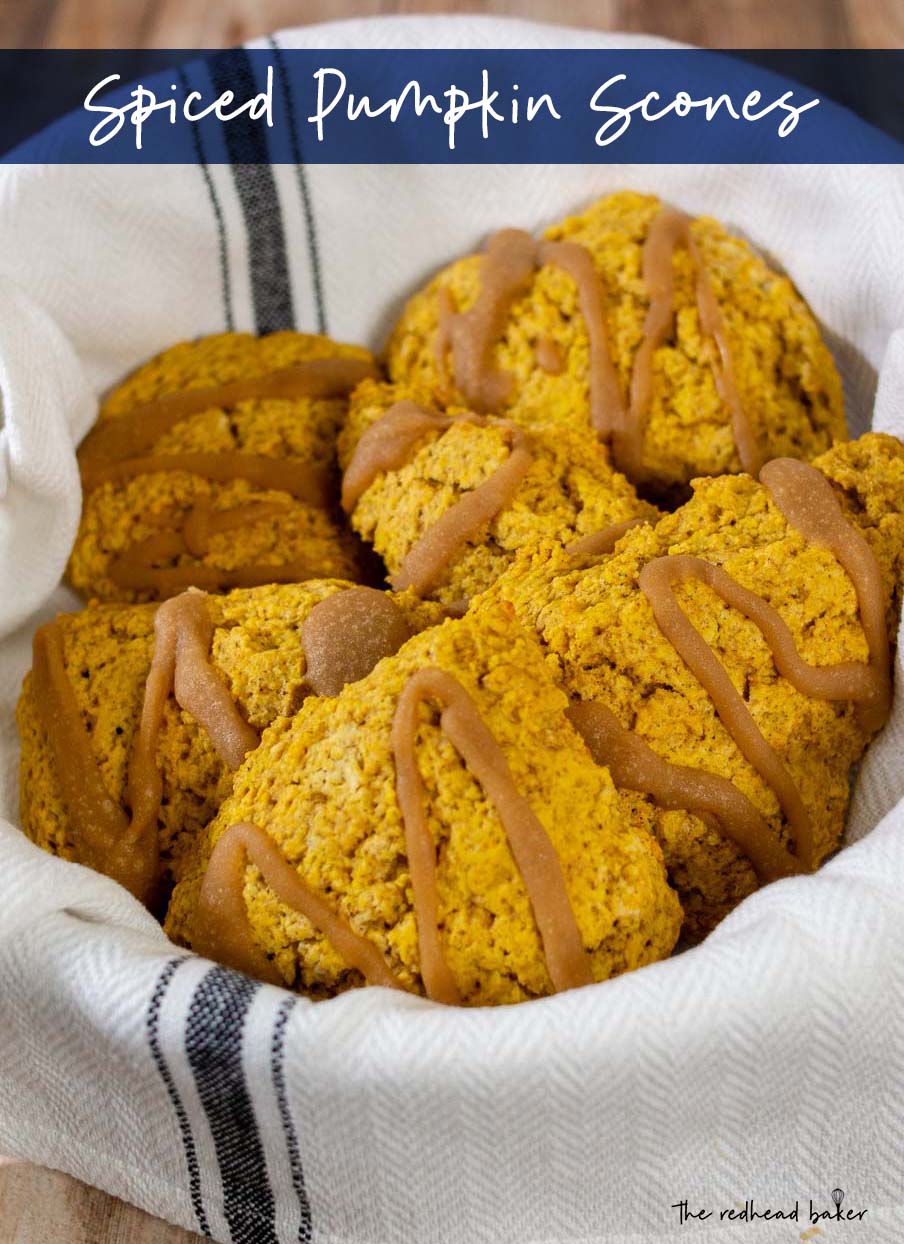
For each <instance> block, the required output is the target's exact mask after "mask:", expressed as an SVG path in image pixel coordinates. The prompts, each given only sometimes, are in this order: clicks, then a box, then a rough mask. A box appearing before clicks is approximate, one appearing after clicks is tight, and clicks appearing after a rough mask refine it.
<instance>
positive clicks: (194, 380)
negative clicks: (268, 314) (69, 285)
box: [67, 332, 375, 602]
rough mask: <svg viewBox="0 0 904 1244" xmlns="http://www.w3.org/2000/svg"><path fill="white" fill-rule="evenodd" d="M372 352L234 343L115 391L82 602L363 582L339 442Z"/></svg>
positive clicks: (167, 359) (103, 421)
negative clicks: (345, 505) (343, 516)
mask: <svg viewBox="0 0 904 1244" xmlns="http://www.w3.org/2000/svg"><path fill="white" fill-rule="evenodd" d="M374 374H375V367H374V363H373V359H372V357H371V356H370V354H369V353H368V352H367V351H366V350H363V349H361V348H359V347H357V346H346V345H340V344H337V343H336V342H333V341H330V340H329V339H328V338H326V337H317V336H311V335H306V334H303V333H294V332H280V333H273V334H271V335H270V336H267V337H260V338H258V337H254V336H251V335H250V334H247V333H221V334H219V335H217V336H214V337H206V338H203V339H201V340H200V341H195V342H184V343H182V344H181V345H177V346H173V347H172V348H171V349H169V350H165V351H164V352H163V353H162V354H160V355H158V356H157V357H156V358H154V359H152V360H151V361H150V362H149V363H147V364H145V365H144V366H143V367H140V368H139V369H138V370H137V371H136V372H134V373H133V374H132V375H131V376H130V377H129V378H128V379H127V380H126V381H124V383H123V384H121V385H120V386H119V387H118V388H116V389H114V390H113V392H112V393H111V394H110V395H109V397H108V398H107V399H106V401H105V402H104V403H103V406H102V407H101V411H100V416H99V418H98V421H97V423H96V424H95V426H94V428H93V429H92V430H91V431H90V432H89V433H88V435H87V436H86V438H85V440H84V441H83V442H82V445H81V447H80V449H79V453H78V457H79V465H80V469H81V475H82V487H83V490H84V494H85V496H84V506H83V514H82V520H81V524H80V527H79V531H78V536H77V538H76V542H75V547H74V549H73V552H72V556H71V558H70V561H69V566H68V569H67V577H68V579H69V581H70V583H71V584H72V586H73V587H74V588H76V590H77V591H79V592H80V593H81V594H82V595H83V596H85V597H88V598H95V599H99V600H107V601H130V602H137V601H146V600H154V599H163V598H165V597H167V596H171V595H174V594H175V593H177V592H180V591H182V590H184V589H185V588H187V587H198V588H202V589H206V590H210V591H222V590H226V589H228V588H230V587H252V586H254V585H256V584H264V583H274V582H275V583H287V582H289V583H291V582H299V581H302V580H304V579H310V578H350V579H355V578H357V577H359V559H358V552H357V546H356V542H355V540H354V537H352V536H351V534H350V533H349V532H348V531H347V530H346V529H345V528H344V526H343V524H342V523H341V521H340V518H339V515H338V492H337V480H336V476H335V438H336V433H337V430H338V427H339V424H340V421H341V419H342V416H343V414H344V411H345V402H346V398H347V396H348V393H349V392H350V391H351V389H352V388H353V387H354V385H355V384H357V383H358V382H359V381H360V380H361V379H363V378H364V377H366V376H369V375H374Z"/></svg>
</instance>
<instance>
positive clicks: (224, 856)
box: [191, 821, 403, 989]
mask: <svg viewBox="0 0 904 1244" xmlns="http://www.w3.org/2000/svg"><path fill="white" fill-rule="evenodd" d="M249 863H251V864H254V865H255V866H256V867H257V868H258V870H259V871H260V874H261V877H262V879H263V882H264V884H265V885H267V886H269V887H270V889H271V890H272V891H273V893H274V894H275V895H276V897H277V898H278V899H279V901H280V902H281V903H284V904H285V905H286V906H287V907H290V908H291V909H292V910H293V911H297V912H299V913H300V914H301V915H303V916H305V917H307V919H308V920H310V922H311V924H312V925H313V926H314V928H315V929H316V930H317V931H318V932H319V933H322V934H323V936H324V937H325V938H327V940H328V941H329V942H330V943H331V945H332V946H333V948H334V950H335V951H336V952H337V954H339V955H341V957H342V958H343V959H344V960H345V962H346V963H347V964H348V966H349V967H350V968H355V969H356V970H357V971H358V972H360V973H361V975H362V976H363V977H364V979H365V980H366V981H367V983H368V984H369V985H386V986H388V987H389V988H392V989H402V988H403V986H402V984H401V982H400V981H399V980H398V979H397V977H396V976H395V975H394V974H393V973H392V971H391V970H390V968H389V966H388V965H387V964H386V962H385V961H384V959H383V956H382V955H381V954H380V952H379V950H378V949H377V947H376V946H375V945H374V944H373V942H370V941H368V939H367V938H366V937H361V935H360V934H358V933H356V932H355V931H354V929H353V928H352V927H351V925H350V924H349V923H348V921H347V920H345V919H344V918H343V916H342V915H340V914H339V913H338V912H336V911H333V910H332V908H331V907H330V906H329V905H328V904H327V903H325V902H324V900H323V899H322V898H321V896H320V895H319V894H317V893H316V892H315V891H314V890H312V889H311V888H310V887H309V886H307V885H306V884H305V883H304V881H302V879H301V877H299V875H298V873H297V872H296V871H295V869H294V868H293V867H292V865H291V864H290V863H289V862H288V860H287V859H286V858H285V856H284V855H283V854H282V852H281V851H280V849H279V847H278V846H277V844H276V843H275V842H274V841H273V839H272V838H270V837H269V835H268V834H266V833H265V832H264V831H263V830H262V829H260V828H259V827H258V826H257V825H251V824H249V822H247V821H241V822H239V824H237V825H232V826H230V828H229V829H227V830H226V832H225V833H224V834H223V835H222V836H221V837H220V838H219V839H218V840H217V843H216V845H215V847H214V848H213V851H212V853H211V856H210V861H209V863H208V865H207V870H206V872H205V874H204V879H203V881H202V883H201V890H200V894H199V896H198V906H197V909H196V912H195V919H194V924H193V928H192V937H191V943H192V947H193V949H194V950H196V951H197V952H198V954H201V955H205V956H206V957H207V958H209V959H215V960H216V961H217V962H218V963H223V964H225V965H226V966H227V967H230V968H235V969H237V970H238V971H240V972H247V973H248V975H249V976H254V977H257V978H258V979H259V980H263V981H267V982H269V983H270V984H273V985H281V984H283V980H282V977H281V976H280V975H279V972H278V971H277V970H276V967H275V965H274V964H273V962H272V961H271V960H270V959H268V958H267V956H266V955H265V954H264V952H263V951H262V950H261V949H260V947H259V946H258V945H257V944H256V942H255V941H254V937H253V934H252V930H251V925H250V922H249V920H248V910H247V908H246V906H245V900H244V896H243V888H244V875H245V869H246V867H247V865H248V864H249Z"/></svg>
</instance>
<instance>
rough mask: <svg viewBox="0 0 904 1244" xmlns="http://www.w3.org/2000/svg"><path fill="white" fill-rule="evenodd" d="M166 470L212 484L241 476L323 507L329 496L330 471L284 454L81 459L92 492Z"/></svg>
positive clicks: (84, 482) (85, 481)
mask: <svg viewBox="0 0 904 1244" xmlns="http://www.w3.org/2000/svg"><path fill="white" fill-rule="evenodd" d="M169 471H187V472H189V474H191V475H203V476H204V478H205V479H209V480H212V481H213V482H214V483H215V484H230V483H232V481H233V480H237V479H244V480H248V482H249V483H251V484H254V486H255V487H256V488H272V489H274V490H277V491H279V492H287V493H289V495H290V496H292V497H294V498H295V499H296V501H305V502H307V503H308V504H309V505H316V506H323V507H325V506H327V505H328V504H329V502H330V499H331V496H330V484H331V475H330V472H329V471H327V470H326V469H324V468H322V467H316V466H312V465H311V464H310V463H308V462H293V461H291V460H290V459H285V458H266V457H263V456H261V455H260V454H243V453H231V452H230V453H227V452H224V453H184V454H153V455H150V454H149V455H148V456H147V457H143V458H125V459H123V460H122V461H115V462H101V461H94V460H87V459H85V460H83V461H82V463H81V477H82V487H83V488H84V489H85V491H86V492H91V491H93V489H95V488H98V487H100V485H101V484H106V483H108V482H112V483H114V484H120V483H124V482H125V481H126V480H130V479H135V478H136V477H137V476H139V475H151V474H154V473H156V472H169Z"/></svg>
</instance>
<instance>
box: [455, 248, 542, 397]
mask: <svg viewBox="0 0 904 1244" xmlns="http://www.w3.org/2000/svg"><path fill="white" fill-rule="evenodd" d="M536 264H537V243H536V242H535V241H534V239H533V238H532V237H531V235H530V234H529V233H526V232H525V231H524V230H523V229H500V231H499V232H498V233H494V234H493V236H492V237H491V238H490V240H489V242H488V243H487V249H486V254H485V255H484V257H483V259H482V260H481V282H480V289H479V292H478V294H477V300H476V301H475V302H474V304H473V306H472V307H471V308H470V309H469V310H468V311H464V312H454V311H452V309H451V305H450V303H449V299H448V294H446V295H444V296H443V298H442V299H441V301H440V313H439V330H438V341H437V351H438V353H439V355H440V357H441V358H444V357H445V354H446V351H447V350H448V349H451V351H452V366H453V371H454V374H455V381H456V384H457V385H458V387H459V389H460V390H461V392H462V393H463V394H464V396H465V398H466V399H467V401H468V403H469V404H470V405H471V406H473V407H474V409H475V410H477V411H480V412H486V411H491V410H498V409H499V408H500V407H501V406H504V405H505V403H506V401H507V400H508V397H509V394H510V392H511V388H512V377H511V376H510V375H509V374H508V373H507V372H504V371H502V370H501V369H499V368H497V367H496V366H495V364H494V362H493V347H494V345H495V343H496V342H497V341H498V340H499V338H500V337H501V336H502V332H503V329H504V328H505V321H506V317H507V315H508V312H509V308H510V307H511V305H512V303H514V302H516V301H517V299H518V298H520V297H521V295H522V294H524V293H526V292H527V290H528V288H529V286H530V282H531V278H532V277H533V275H534V270H535V268H536Z"/></svg>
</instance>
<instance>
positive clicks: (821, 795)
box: [472, 434, 904, 939]
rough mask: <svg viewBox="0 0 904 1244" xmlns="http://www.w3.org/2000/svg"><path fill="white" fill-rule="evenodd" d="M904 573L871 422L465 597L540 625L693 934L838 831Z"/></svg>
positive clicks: (869, 727) (551, 550) (883, 682)
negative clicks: (633, 804)
mask: <svg viewBox="0 0 904 1244" xmlns="http://www.w3.org/2000/svg"><path fill="white" fill-rule="evenodd" d="M902 571H904V446H902V445H901V443H900V442H899V441H897V440H895V439H894V438H893V437H890V436H884V435H879V434H869V435H866V436H863V437H862V438H860V440H858V441H854V442H850V443H846V444H841V445H838V446H836V447H835V448H833V449H831V450H830V451H829V452H828V453H826V454H825V455H823V456H822V457H820V458H818V459H817V460H816V462H815V463H814V464H813V465H812V466H810V465H807V464H804V463H801V462H798V461H796V460H793V459H780V460H776V461H774V462H772V463H769V464H767V465H766V466H765V467H764V468H763V470H762V472H761V476H760V481H759V482H757V481H755V480H753V479H751V478H750V477H749V476H747V475H736V476H723V477H721V478H718V479H701V480H697V481H695V483H694V495H693V498H692V500H690V501H689V502H688V503H687V504H686V505H684V506H683V507H681V508H680V509H679V510H677V511H676V512H675V513H673V514H671V515H668V516H667V517H664V518H662V519H661V520H660V522H659V523H658V524H657V525H656V526H638V527H636V528H635V529H633V530H631V531H628V532H627V533H626V534H624V535H622V536H621V538H620V540H619V541H618V543H617V544H616V545H615V549H614V552H612V553H610V554H608V555H606V556H603V557H586V556H585V557H580V556H574V555H572V554H569V553H568V552H566V550H565V549H563V548H562V546H561V545H553V544H550V543H547V544H546V545H544V546H542V547H540V548H538V549H536V550H534V551H533V552H532V553H526V554H524V555H523V556H522V557H520V558H519V559H518V560H517V561H516V562H515V564H514V565H513V567H512V568H511V569H510V570H509V571H508V572H507V573H506V574H505V575H504V576H502V578H501V579H500V580H499V581H498V582H497V583H496V585H495V586H494V588H493V589H491V591H490V592H489V593H488V594H486V595H485V596H484V597H482V598H480V599H479V600H478V601H477V602H475V603H474V605H472V609H474V610H476V611H477V612H478V613H479V611H480V609H481V608H483V607H484V606H485V605H486V606H487V607H491V608H496V607H497V601H498V599H499V598H501V599H503V600H505V601H508V602H510V603H511V604H513V606H514V608H515V610H516V612H517V614H518V615H519V617H520V618H521V619H522V621H523V622H525V623H526V624H530V625H532V626H533V627H534V628H535V630H536V632H537V634H538V636H539V638H540V640H541V642H542V644H543V647H544V649H545V651H546V654H547V659H548V661H549V663H550V667H551V669H552V671H554V673H555V674H556V676H557V677H558V678H560V679H561V681H562V683H563V685H564V686H565V688H566V689H567V691H568V693H569V694H570V695H571V696H572V698H573V701H574V703H573V706H572V709H571V710H570V712H571V716H572V720H573V721H574V722H575V724H576V725H578V727H579V728H580V729H581V730H582V732H583V733H584V734H585V737H586V738H587V740H588V743H589V745H590V748H591V751H593V752H594V754H595V755H596V756H597V758H598V759H599V760H600V762H601V763H603V764H606V765H607V766H608V768H609V770H610V771H611V773H612V776H613V778H614V780H615V782H616V784H617V785H618V786H619V788H620V790H621V791H622V793H623V795H624V796H625V798H626V799H629V800H631V799H633V800H634V801H639V802H643V803H645V804H648V805H652V806H653V807H654V809H655V812H654V815H655V819H656V833H657V836H658V838H659V841H660V843H661V844H662V847H663V851H664V854H665V858H666V863H667V865H668V867H669V871H670V876H671V878H672V881H673V884H674V885H675V886H676V888H677V890H678V892H679V895H680V896H681V899H682V904H683V906H684V909H685V913H686V927H685V934H686V935H687V936H688V937H689V938H692V939H696V938H699V937H701V936H703V935H704V934H705V933H706V932H707V931H708V930H710V929H711V928H712V927H713V926H714V925H715V924H716V923H717V922H718V921H719V920H720V919H722V917H723V916H724V915H725V914H726V913H727V912H728V911H730V910H731V908H732V907H734V906H735V905H736V904H737V903H738V902H739V901H740V900H741V899H742V898H744V897H745V896H746V895H747V894H749V893H751V892H752V891H753V890H754V889H755V888H756V887H757V885H758V884H761V883H763V882H766V881H769V880H772V879H775V878H778V877H782V876H786V875H789V874H792V873H795V872H799V871H806V870H810V869H813V868H816V867H818V865H819V864H820V863H821V862H822V861H823V860H824V859H825V858H826V857H827V856H828V855H829V854H830V853H831V852H832V851H834V850H835V849H836V847H837V846H838V845H839V843H840V841H841V838H842V835H843V829H844V820H845V813H846V810H847V805H848V797H849V789H850V775H851V769H852V766H853V765H855V764H856V762H857V760H858V759H859V758H860V756H861V755H862V753H863V751H864V748H865V747H866V745H867V744H868V742H869V740H870V738H871V737H872V736H873V734H874V733H875V732H876V731H877V730H878V729H879V728H880V727H881V725H882V723H883V721H884V719H885V716H886V714H887V711H888V704H889V699H890V659H889V645H890V642H892V641H893V636H894V634H895V631H896V628H897V617H898V612H899V608H900V600H899V598H898V592H899V590H900V583H901V580H902ZM890 637H892V639H891V640H890ZM632 791H633V792H635V793H634V795H633V796H632V795H631V794H630V792H632Z"/></svg>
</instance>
